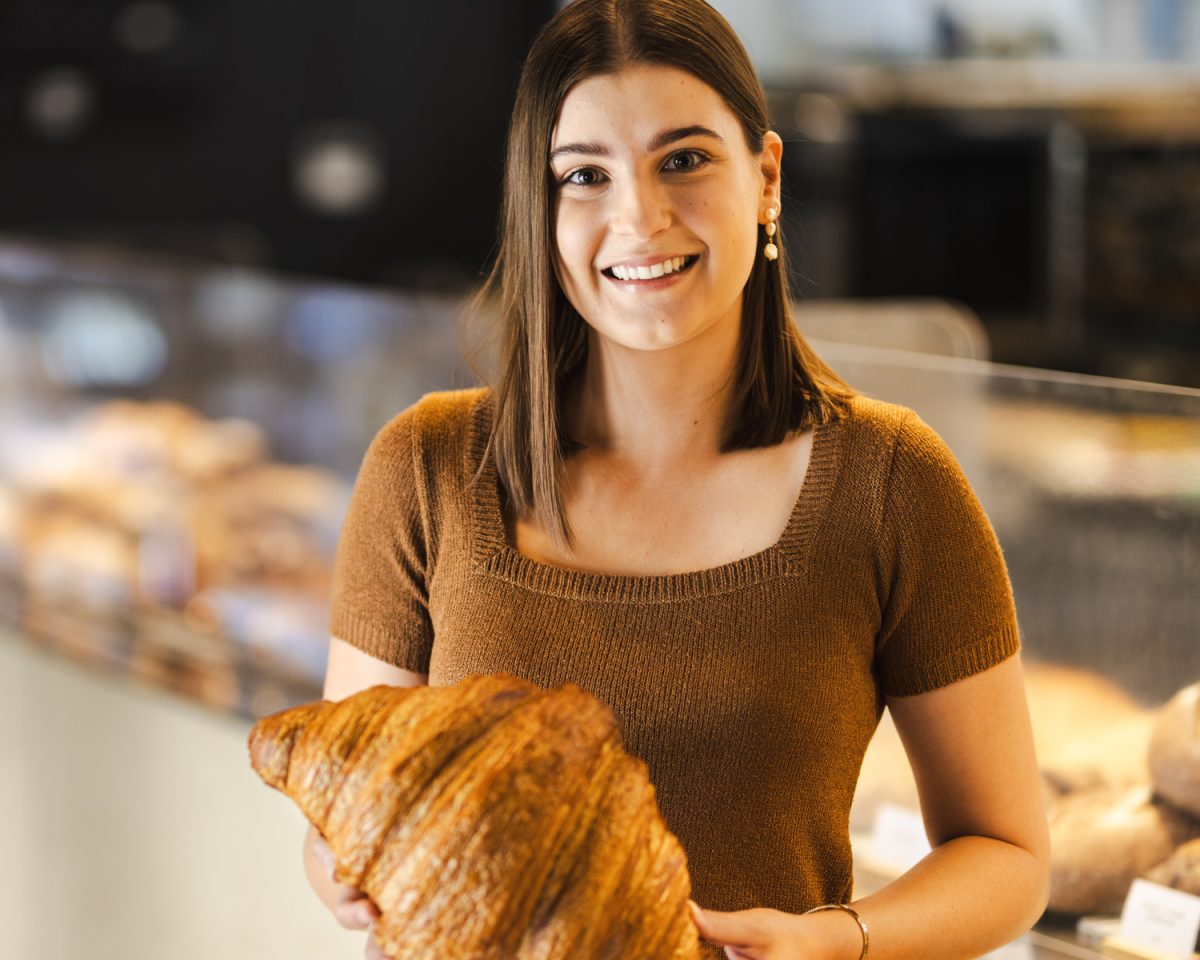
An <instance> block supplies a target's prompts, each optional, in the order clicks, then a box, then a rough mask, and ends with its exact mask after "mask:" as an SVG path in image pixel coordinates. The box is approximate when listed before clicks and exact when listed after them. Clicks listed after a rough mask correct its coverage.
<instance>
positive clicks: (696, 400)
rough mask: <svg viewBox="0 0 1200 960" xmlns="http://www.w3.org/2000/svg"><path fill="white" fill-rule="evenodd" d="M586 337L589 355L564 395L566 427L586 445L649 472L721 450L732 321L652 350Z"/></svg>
mask: <svg viewBox="0 0 1200 960" xmlns="http://www.w3.org/2000/svg"><path fill="white" fill-rule="evenodd" d="M730 332H732V336H730ZM589 338H590V340H589V344H588V359H587V363H586V364H585V366H584V370H583V371H582V373H581V375H580V377H579V380H578V381H577V382H576V385H575V389H574V390H573V391H571V393H570V394H569V395H568V398H567V418H568V420H567V422H568V424H569V425H570V427H571V433H572V435H573V436H575V437H576V438H577V439H579V440H580V441H582V442H583V443H584V444H586V446H587V447H588V449H589V451H591V452H592V453H593V454H603V455H608V456H615V457H618V458H620V459H621V460H624V461H626V462H628V463H630V464H631V465H635V466H637V467H638V469H639V471H644V472H647V473H652V472H654V471H655V470H656V469H659V468H661V469H678V466H679V464H681V463H687V462H697V461H701V462H702V461H706V460H712V459H713V458H715V457H716V456H717V455H718V454H719V453H720V451H721V443H722V440H723V438H724V433H725V425H726V411H727V410H728V408H729V402H730V396H731V394H732V391H733V385H734V373H735V369H736V362H737V347H738V344H737V328H736V327H732V328H729V327H726V328H725V329H723V330H721V329H718V330H710V331H707V332H706V333H705V334H701V335H700V336H698V337H696V338H694V339H693V340H690V341H688V342H686V343H682V344H679V345H678V346H675V347H671V348H668V349H665V350H656V351H645V350H630V349H627V348H625V347H622V346H620V345H618V344H614V343H612V342H611V341H607V340H604V339H602V338H601V337H599V336H597V335H596V334H595V333H594V332H589Z"/></svg>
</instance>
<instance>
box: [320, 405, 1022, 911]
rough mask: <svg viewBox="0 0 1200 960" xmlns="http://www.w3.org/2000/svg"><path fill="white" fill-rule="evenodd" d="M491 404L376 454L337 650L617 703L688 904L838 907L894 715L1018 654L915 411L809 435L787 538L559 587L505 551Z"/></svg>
mask: <svg viewBox="0 0 1200 960" xmlns="http://www.w3.org/2000/svg"><path fill="white" fill-rule="evenodd" d="M490 416H491V398H490V394H488V393H487V392H486V391H483V390H470V391H459V392H454V393H443V394H431V395H430V396H427V397H426V398H424V399H423V400H422V401H421V402H420V403H418V404H416V405H415V406H414V407H412V408H410V409H409V410H407V411H405V412H404V413H402V414H400V415H399V416H398V417H396V418H395V419H394V420H393V421H392V422H391V423H390V424H388V425H387V426H386V427H385V428H384V429H383V430H382V431H380V433H379V435H378V436H377V437H376V439H375V441H374V443H373V444H372V445H371V448H370V450H369V451H368V453H367V456H366V459H365V460H364V462H363V467H362V471H361V473H360V475H359V478H358V482H357V484H356V486H355V491H354V496H353V499H352V502H351V506H350V511H349V514H348V516H347V518H346V522H345V526H344V527H343V531H342V539H341V542H340V545H339V549H338V560H337V571H336V578H335V584H334V595H333V620H332V632H333V634H334V636H337V637H340V638H341V639H343V640H345V641H347V642H348V643H351V644H354V645H355V646H357V647H359V648H360V649H362V650H364V651H366V652H367V653H369V654H371V655H373V656H375V657H378V658H379V659H381V660H385V661H387V662H388V663H392V664H395V665H397V666H400V667H403V668H406V669H409V670H416V671H420V672H423V673H428V674H429V677H430V683H432V684H450V683H454V682H456V681H458V680H460V679H462V678H463V677H466V676H468V675H470V674H474V673H493V672H510V673H514V674H517V675H518V676H521V677H525V678H526V679H528V680H531V681H533V682H534V683H537V684H540V685H543V686H555V685H557V684H561V683H565V682H567V681H571V682H574V683H577V684H579V685H580V686H581V687H583V688H584V689H586V690H589V691H591V692H592V693H593V694H595V695H596V696H598V697H599V698H601V699H602V700H604V701H605V702H607V703H608V704H609V705H610V706H611V707H612V708H613V710H614V711H615V712H616V714H617V716H618V718H619V719H620V721H621V725H622V731H623V735H624V738H625V743H626V746H627V747H628V749H629V750H630V751H631V752H632V753H634V754H636V755H638V756H640V757H641V758H642V759H644V760H645V761H646V763H647V765H648V766H649V769H650V777H651V780H652V781H653V782H654V784H655V788H656V790H657V795H658V801H659V805H660V807H661V809H662V811H663V815H664V817H665V818H666V821H667V824H668V826H669V827H670V828H671V830H672V831H674V833H675V834H676V835H677V836H678V837H679V839H680V840H681V841H682V842H683V845H684V848H685V850H686V851H687V854H688V860H689V869H690V871H691V875H692V883H693V889H694V899H695V900H696V901H697V902H699V903H700V904H701V905H702V906H705V907H711V908H714V909H718V910H739V909H743V908H748V907H756V906H763V907H774V908H777V909H780V910H786V911H789V912H799V911H802V910H806V909H808V908H809V907H812V906H815V905H817V904H819V903H828V902H841V901H844V900H846V899H847V898H848V897H849V895H850V888H851V862H850V844H849V828H848V819H849V811H850V803H851V800H852V798H853V795H854V786H855V781H856V779H857V776H858V771H859V767H860V765H861V761H862V756H863V752H864V750H865V749H866V746H867V743H868V741H869V740H870V737H871V734H872V733H873V731H874V730H875V726H876V724H877V723H878V720H879V716H880V712H881V709H882V702H883V701H882V698H883V696H885V695H891V696H908V695H912V694H918V693H921V692H923V691H927V690H931V689H934V688H936V687H939V686H943V685H945V684H949V683H953V682H954V681H956V680H960V679H963V678H965V677H967V676H970V675H971V674H974V673H977V672H979V671H981V670H984V669H986V668H988V667H990V666H993V665H995V664H997V663H999V662H1000V661H1002V660H1004V659H1006V658H1007V657H1009V656H1011V655H1012V654H1013V653H1015V652H1016V650H1017V649H1018V637H1017V624H1016V615H1015V612H1014V609H1013V602H1012V592H1011V589H1010V586H1009V581H1008V576H1007V573H1006V570H1005V567H1004V561H1003V559H1002V557H1001V553H1000V548H999V545H998V544H997V542H996V538H995V535H994V533H993V532H992V528H991V526H990V524H989V523H988V520H987V518H986V517H985V516H984V513H983V511H982V509H981V508H980V506H979V503H978V501H977V500H976V498H975V495H974V493H973V492H972V491H971V489H970V487H969V486H968V484H967V482H966V480H965V478H964V477H963V475H962V472H961V470H960V469H959V466H958V464H957V462H956V461H955V460H954V457H953V456H952V455H951V453H950V452H949V450H948V449H947V448H946V446H945V444H944V443H943V442H942V440H941V439H940V438H939V437H938V436H937V434H935V433H934V432H933V431H932V430H931V429H930V428H929V427H928V426H926V425H925V424H924V423H923V422H922V421H921V420H920V419H919V418H918V417H917V416H916V415H915V414H914V413H912V411H910V410H907V409H905V408H903V407H898V406H894V405H891V404H885V403H882V402H879V401H875V400H870V399H867V398H864V397H856V398H855V399H854V400H853V402H852V405H851V413H850V415H849V416H847V417H845V418H843V419H841V420H838V421H836V422H834V423H831V424H829V425H827V426H823V427H820V428H818V429H817V431H816V435H815V438H814V443H813V451H812V457H811V461H810V464H809V467H808V474H807V476H806V477H805V481H804V486H803V488H802V490H801V493H800V496H799V498H798V500H797V502H796V505H795V508H794V510H793V512H792V515H791V518H790V519H789V521H788V524H787V528H786V529H785V530H784V532H783V535H782V536H781V537H780V539H779V540H778V542H777V543H775V544H774V545H773V546H771V547H769V548H768V549H766V550H763V551H761V552H760V553H757V554H754V555H753V556H750V557H746V558H744V559H741V560H737V561H734V562H732V563H727V564H724V565H723V566H719V567H715V568H713V569H710V570H704V571H700V572H696V573H685V574H673V575H669V576H619V575H602V574H595V573H583V572H578V571H571V570H565V569H561V568H557V567H553V566H549V565H546V564H543V563H540V562H537V561H534V560H531V559H529V558H527V557H524V556H522V555H521V554H520V553H519V552H518V551H517V550H516V549H515V548H514V547H512V546H511V545H510V544H509V543H508V542H507V541H506V538H505V527H504V518H503V515H502V513H501V506H500V503H501V500H500V493H499V488H498V484H497V475H496V471H495V466H494V464H492V463H491V462H490V461H489V462H488V463H487V464H485V465H484V469H483V473H482V475H481V480H480V482H479V483H477V484H472V482H471V478H472V477H473V476H474V475H475V471H476V468H477V467H478V465H479V463H480V459H481V458H482V456H483V452H484V449H485V447H486V443H487V437H488V430H489V425H490Z"/></svg>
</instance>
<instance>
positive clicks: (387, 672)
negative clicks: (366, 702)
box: [325, 637, 429, 700]
mask: <svg viewBox="0 0 1200 960" xmlns="http://www.w3.org/2000/svg"><path fill="white" fill-rule="evenodd" d="M428 682H429V675H428V674H426V673H413V672H412V671H411V670H401V669H400V668H399V667H393V666H392V665H391V664H390V663H384V662H383V661H382V660H377V659H376V658H375V657H373V656H371V655H370V654H369V653H363V652H362V651H361V650H359V649H358V647H353V646H351V645H350V644H348V643H346V641H345V640H339V639H338V638H337V637H330V638H329V663H328V665H327V666H326V667H325V699H326V700H344V699H346V697H348V696H350V695H351V694H353V693H358V691H360V690H366V689H367V688H368V687H373V686H375V685H376V684H380V683H386V684H388V685H389V686H393V687H420V686H424V685H425V684H427V683H428Z"/></svg>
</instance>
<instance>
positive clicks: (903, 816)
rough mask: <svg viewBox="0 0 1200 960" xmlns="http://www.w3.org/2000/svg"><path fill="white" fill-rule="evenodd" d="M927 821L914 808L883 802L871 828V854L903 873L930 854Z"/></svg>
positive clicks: (876, 812) (876, 810)
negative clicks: (926, 834)
mask: <svg viewBox="0 0 1200 960" xmlns="http://www.w3.org/2000/svg"><path fill="white" fill-rule="evenodd" d="M929 850H930V846H929V838H928V837H926V836H925V822H924V821H923V820H922V819H921V814H920V812H919V811H917V810H913V809H912V808H911V807H902V806H900V805H899V804H895V803H881V804H880V805H879V806H878V807H876V809H875V820H874V822H873V824H872V826H871V855H872V856H873V857H875V859H877V860H882V861H883V862H884V863H888V864H892V865H894V866H895V867H897V868H898V869H899V870H901V871H904V870H907V869H908V868H909V867H911V866H913V865H914V864H915V863H917V861H919V860H923V859H925V857H926V855H927V854H928V853H929Z"/></svg>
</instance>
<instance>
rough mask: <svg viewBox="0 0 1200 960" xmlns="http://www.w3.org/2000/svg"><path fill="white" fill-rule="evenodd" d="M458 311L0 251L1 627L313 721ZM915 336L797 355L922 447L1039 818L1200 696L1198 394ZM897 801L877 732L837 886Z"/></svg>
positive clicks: (1065, 940) (1110, 775)
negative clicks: (347, 601) (977, 549)
mask: <svg viewBox="0 0 1200 960" xmlns="http://www.w3.org/2000/svg"><path fill="white" fill-rule="evenodd" d="M464 306H465V305H464V304H463V303H462V302H460V301H457V300H451V299H445V298H437V297H429V296H417V295H410V294H406V293H404V292H400V291H390V292H367V291H362V290H354V289H349V288H344V287H338V286H330V285H328V284H323V283H318V282H311V281H306V280H304V279H302V278H294V279H289V280H283V279H279V278H272V277H267V276H264V275H260V274H256V273H251V272H246V271H242V270H232V269H222V268H212V267H207V268H202V267H199V266H196V265H194V264H190V263H183V262H179V263H175V262H168V261H149V260H145V259H130V258H128V257H124V256H120V255H118V254H114V253H111V252H106V251H102V250H89V249H68V250H63V249H48V248H39V247H34V246H29V245H27V244H21V243H18V242H16V241H8V242H0V620H2V621H5V622H7V624H8V625H9V626H10V627H13V628H16V631H17V632H19V633H20V634H21V635H23V636H24V637H25V638H27V639H28V641H29V642H32V643H36V644H39V645H42V646H46V647H51V648H54V649H56V650H59V651H61V652H63V653H65V654H67V655H68V656H70V657H72V658H75V659H78V660H84V661H87V662H89V663H92V664H96V665H102V666H105V667H107V668H110V669H116V670H120V671H123V672H127V673H131V674H133V675H135V676H138V677H141V678H143V679H145V680H148V681H150V682H153V683H155V684H158V685H161V686H166V687H167V688H169V689H172V690H176V691H179V692H182V693H185V694H187V695H189V696H192V697H194V698H197V699H200V700H202V701H203V702H205V703H208V704H210V705H212V706H215V707H218V708H220V709H221V710H223V711H229V712H232V713H234V714H236V715H238V716H240V717H242V718H250V717H253V716H258V715H261V714H263V713H266V712H269V711H271V710H274V709H277V708H280V707H282V706H284V705H287V704H291V703H296V702H300V701H303V700H307V699H313V698H315V697H316V696H318V695H319V690H320V682H321V677H322V674H323V670H324V657H325V651H326V643H327V633H326V621H327V606H326V604H327V589H328V584H329V574H330V568H331V564H332V556H333V550H334V547H335V544H336V539H337V532H338V528H339V525H340V522H341V517H342V512H343V511H344V509H345V504H346V498H347V496H348V492H349V489H350V487H351V484H352V482H353V477H354V473H355V470H356V469H357V466H358V463H359V460H360V458H361V456H362V454H363V452H364V451H365V449H366V447H367V444H368V443H369V441H370V438H371V437H372V436H373V435H374V433H375V432H376V431H377V430H378V429H379V428H380V427H381V426H382V425H383V424H384V423H385V422H386V421H387V420H388V419H389V418H390V417H391V416H393V415H394V414H395V413H397V412H398V411H400V410H401V409H403V408H404V407H406V406H408V405H409V404H410V403H412V402H413V401H415V400H416V399H417V398H419V397H420V396H421V395H422V394H423V393H425V392H427V391H429V390H434V389H445V388H449V387H454V386H466V385H470V384H471V383H473V382H474V377H473V375H472V373H471V367H470V365H469V364H468V363H467V362H466V361H465V360H464V359H463V358H464V357H465V356H468V355H469V354H470V352H471V350H472V349H475V347H473V346H472V345H473V344H477V343H478V342H479V341H478V339H477V338H476V337H474V336H471V335H465V334H464V333H463V332H462V325H461V323H460V321H461V319H462V317H463V315H464ZM864 309H865V308H864ZM944 314H945V311H944V310H941V311H939V310H931V311H929V317H930V319H928V321H927V323H928V324H935V325H936V324H937V323H939V322H941V321H939V320H938V317H944ZM888 315H889V314H886V313H885V314H882V315H881V316H885V317H886V316H888ZM483 320H484V321H486V318H483ZM800 322H801V326H802V327H803V326H804V321H803V317H802V318H801V321H800ZM923 322H924V321H922V319H921V316H920V315H914V314H913V313H912V311H908V312H907V313H906V314H905V320H904V327H903V330H898V329H897V328H892V329H889V331H888V335H887V336H886V337H883V338H881V339H882V340H883V342H886V343H888V344H889V346H888V347H887V348H883V347H876V346H871V345H864V343H862V342H861V341H863V340H864V339H869V337H865V336H864V328H863V326H862V324H855V325H853V326H852V328H851V327H848V328H847V329H848V331H850V332H851V333H852V335H849V336H847V337H846V338H845V339H847V340H854V341H858V342H838V341H837V340H836V339H832V338H836V337H837V335H838V323H837V322H829V321H828V316H826V317H825V319H824V320H823V321H822V322H821V323H820V325H819V333H820V335H821V336H822V337H823V339H820V340H814V343H815V345H816V346H817V348H818V351H819V352H820V353H821V354H822V355H823V356H824V357H825V358H826V359H827V360H828V361H829V362H830V363H831V364H832V365H833V367H834V368H835V369H837V370H838V371H839V372H840V373H841V374H842V375H843V376H844V377H845V378H846V379H847V380H848V381H849V382H850V383H851V384H853V385H854V386H855V387H856V388H858V389H860V390H862V391H863V392H865V393H868V394H870V395H872V396H875V397H878V398H880V399H883V400H888V401H893V402H898V403H902V404H905V405H907V406H910V407H912V408H913V409H914V410H916V411H917V413H918V414H919V415H920V416H921V417H922V418H923V419H925V420H926V421H927V422H928V423H929V424H930V425H932V426H933V427H934V428H935V429H936V430H937V431H938V432H939V433H940V434H941V435H942V436H943V437H944V438H945V439H946V441H947V442H948V444H949V445H950V447H951V449H952V450H953V451H954V452H955V454H956V456H957V457H958V459H959V461H960V462H961V463H962V465H963V468H964V470H965V472H966V474H967V476H968V478H969V479H970V481H971V483H972V485H973V487H974V489H975V490H976V492H977V494H978V495H979V498H980V500H981V501H982V502H983V504H984V507H985V508H986V510H987V512H988V514H989V516H990V518H991V520H992V523H993V525H994V527H995V529H996V532H997V535H998V537H999V539H1000V542H1001V545H1002V547H1003V550H1004V554H1005V558H1006V560H1007V562H1008V565H1009V570H1010V573H1011V576H1012V581H1013V587H1014V591H1015V595H1016V600H1017V608H1018V615H1019V619H1020V625H1021V633H1022V639H1023V644H1024V651H1025V653H1024V656H1025V660H1026V665H1027V672H1028V690H1029V696H1030V703H1031V711H1032V713H1033V720H1034V725H1035V734H1036V737H1037V740H1038V748H1039V756H1040V759H1041V763H1042V767H1043V772H1044V779H1045V791H1046V801H1047V804H1048V805H1049V806H1050V807H1051V808H1052V809H1053V808H1054V806H1055V805H1056V804H1058V803H1060V802H1062V801H1063V800H1064V799H1066V798H1068V797H1070V796H1071V795H1073V794H1077V793H1080V792H1083V791H1088V790H1098V789H1112V790H1119V789H1126V790H1132V789H1139V788H1141V789H1144V788H1146V785H1147V784H1149V783H1150V779H1149V775H1148V770H1147V761H1146V756H1147V753H1146V751H1147V747H1148V743H1149V739H1150V735H1151V729H1152V727H1153V725H1154V723H1155V722H1156V719H1157V717H1158V715H1159V711H1160V708H1161V707H1162V705H1163V704H1164V703H1165V702H1167V701H1168V700H1169V699H1170V698H1171V697H1172V696H1174V695H1175V694H1176V693H1177V691H1179V690H1180V689H1181V688H1183V687H1185V686H1187V685H1189V684H1192V683H1196V682H1197V681H1200V391H1198V390H1190V389H1184V388H1173V387H1168V386H1161V385H1152V384H1146V383H1137V382H1131V381H1115V380H1103V379H1099V378H1089V377H1082V376H1076V375H1063V374H1057V373H1052V372H1047V371H1040V370H1032V369H1024V368H1012V367H1004V366H1000V365H996V364H992V363H989V362H987V361H985V360H982V359H977V358H978V357H979V356H981V355H982V356H986V344H982V345H981V344H980V343H979V342H978V340H977V338H975V337H974V335H973V334H972V335H970V336H967V337H966V339H965V340H964V341H963V342H964V343H966V344H967V345H968V347H969V349H967V350H966V351H965V352H966V353H967V354H968V355H967V356H966V357H961V356H960V357H954V356H944V355H936V354H930V353H919V352H916V351H915V350H904V349H895V347H896V346H897V345H899V346H904V345H906V344H910V345H913V346H916V345H920V344H924V343H930V342H949V341H947V340H946V338H945V337H944V336H939V335H937V331H932V332H931V330H930V329H925V328H923V326H922V324H923ZM816 326H817V325H816V324H814V330H816ZM868 332H869V331H868ZM968 332H969V331H968ZM943 333H944V331H943ZM951 340H953V337H951ZM944 352H950V353H953V352H955V351H954V350H947V351H944ZM479 355H480V356H483V357H485V356H486V350H483V349H482V348H480V353H479ZM1155 802H1157V801H1155ZM1198 802H1200V801H1198ZM914 806H915V788H914V787H913V786H912V783H911V776H910V775H908V774H907V767H906V765H905V763H904V761H903V752H902V748H901V747H900V746H899V741H898V738H896V736H895V732H894V729H893V728H891V727H890V725H889V723H888V722H887V721H886V718H885V722H884V723H883V725H882V726H881V728H880V732H879V735H878V736H877V738H876V741H875V743H873V745H872V748H871V751H870V753H869V754H868V758H867V761H866V763H865V765H864V770H863V777H862V782H861V784H860V789H859V794H858V798H857V800H856V803H855V808H854V811H853V813H852V823H851V826H852V830H853V832H854V836H855V838H856V851H857V856H856V859H858V860H860V862H861V863H862V864H863V865H864V869H863V871H862V877H861V878H860V879H861V882H862V883H863V884H870V883H873V882H880V881H881V880H882V879H885V878H886V876H887V874H888V870H889V867H888V865H887V863H886V860H887V858H886V857H882V856H876V855H874V853H878V851H875V852H874V853H873V850H872V844H873V843H875V844H877V843H878V841H879V837H880V830H881V828H880V815H881V812H883V813H885V814H889V813H891V812H895V811H905V810H907V811H911V810H912V809H913V808H914ZM1189 822H1193V823H1195V824H1196V833H1198V834H1200V822H1197V821H1189ZM1126 883H1127V881H1126ZM1077 906H1079V904H1074V905H1072V908H1071V909H1070V910H1066V911H1058V912H1056V913H1053V914H1050V915H1048V916H1047V918H1046V920H1045V921H1044V922H1043V924H1042V925H1041V926H1040V927H1039V930H1038V931H1036V932H1035V933H1034V934H1033V935H1032V937H1031V938H1029V939H1027V940H1026V941H1025V942H1024V943H1023V945H1022V946H1021V947H1020V949H1022V950H1024V951H1025V952H1024V953H1021V954H1012V956H1018V955H1020V956H1060V955H1061V956H1092V955H1094V954H1092V953H1090V952H1088V950H1089V948H1088V947H1087V946H1086V944H1085V943H1084V942H1082V940H1081V939H1080V937H1079V935H1078V934H1077V921H1076V918H1077V916H1079V915H1087V914H1092V913H1100V914H1104V913H1110V912H1111V904H1109V903H1102V902H1097V903H1096V909H1094V910H1093V909H1076V907H1077ZM1085 906H1086V905H1085ZM1084 929H1085V933H1086V932H1087V931H1088V930H1089V929H1092V928H1089V927H1087V926H1086V925H1085V928H1084ZM1086 939H1087V937H1086V936H1085V937H1084V938H1083V940H1086ZM1056 951H1057V952H1056ZM1072 951H1074V952H1072Z"/></svg>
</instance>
